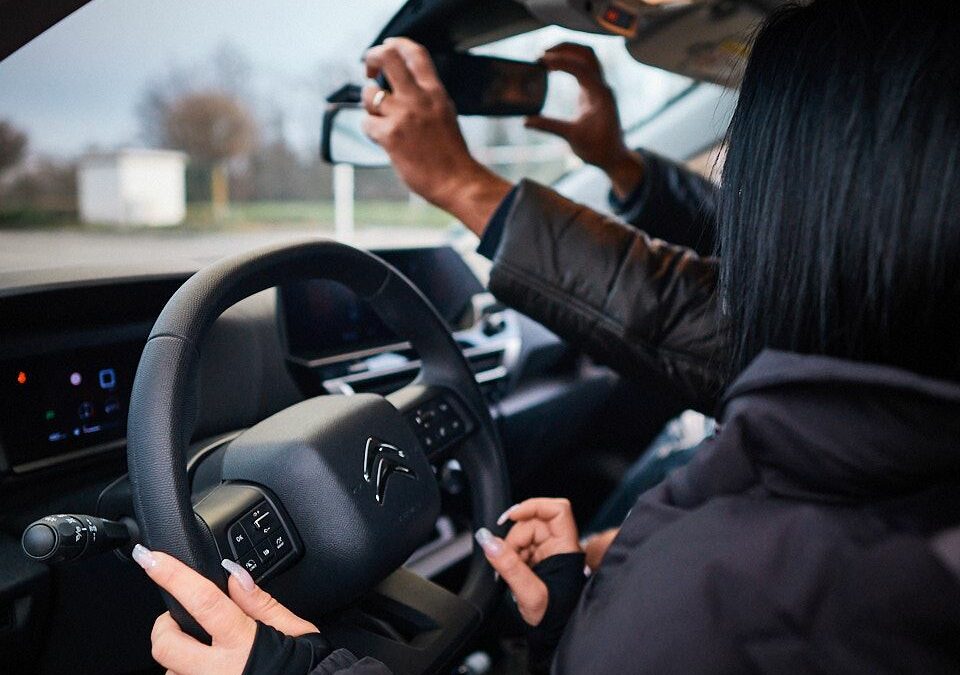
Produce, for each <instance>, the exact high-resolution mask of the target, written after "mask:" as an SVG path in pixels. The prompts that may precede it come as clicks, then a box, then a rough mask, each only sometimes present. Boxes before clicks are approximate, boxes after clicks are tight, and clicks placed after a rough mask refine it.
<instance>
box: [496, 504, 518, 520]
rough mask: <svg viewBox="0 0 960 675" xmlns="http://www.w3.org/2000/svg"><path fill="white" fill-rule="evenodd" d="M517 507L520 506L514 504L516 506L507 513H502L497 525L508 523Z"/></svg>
mask: <svg viewBox="0 0 960 675" xmlns="http://www.w3.org/2000/svg"><path fill="white" fill-rule="evenodd" d="M517 506H519V505H518V504H514V505H513V506H511V507H510V508H509V509H507V510H506V511H504V512H503V513H501V514H500V517H499V518H497V525H503V524H504V523H505V522H507V521H508V520H509V519H510V513H511V512H512V511H513V510H514V509H515V508H517Z"/></svg>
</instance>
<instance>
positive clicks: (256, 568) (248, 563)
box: [238, 551, 261, 577]
mask: <svg viewBox="0 0 960 675" xmlns="http://www.w3.org/2000/svg"><path fill="white" fill-rule="evenodd" d="M238 562H239V563H240V564H241V565H243V566H244V567H245V568H246V570H247V571H248V572H249V573H250V574H251V575H253V576H254V577H256V576H257V575H259V574H260V566H261V563H260V558H259V557H257V554H256V553H255V552H253V551H250V552H249V553H248V554H247V555H245V556H243V557H241V558H239V559H238Z"/></svg>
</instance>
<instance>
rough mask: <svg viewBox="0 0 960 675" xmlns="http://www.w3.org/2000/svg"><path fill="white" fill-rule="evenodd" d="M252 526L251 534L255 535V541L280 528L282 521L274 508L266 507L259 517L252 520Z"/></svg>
mask: <svg viewBox="0 0 960 675" xmlns="http://www.w3.org/2000/svg"><path fill="white" fill-rule="evenodd" d="M251 515H253V514H251ZM250 526H251V527H250V530H249V533H250V536H252V537H253V539H254V541H261V540H262V539H266V538H267V537H269V536H270V535H272V534H273V533H274V532H276V531H277V530H278V529H279V528H280V521H279V519H278V518H277V514H276V513H274V512H273V511H272V510H269V509H264V510H263V513H262V514H261V515H260V516H259V517H257V518H254V519H253V520H251V521H250Z"/></svg>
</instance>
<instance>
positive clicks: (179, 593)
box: [133, 545, 317, 675]
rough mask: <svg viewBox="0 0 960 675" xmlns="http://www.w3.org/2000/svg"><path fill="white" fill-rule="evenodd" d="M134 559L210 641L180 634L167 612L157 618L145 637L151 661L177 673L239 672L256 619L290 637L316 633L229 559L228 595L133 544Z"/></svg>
mask: <svg viewBox="0 0 960 675" xmlns="http://www.w3.org/2000/svg"><path fill="white" fill-rule="evenodd" d="M133 558H134V560H136V562H137V563H138V564H139V565H140V566H141V567H142V568H143V569H144V570H145V571H146V572H147V575H148V576H149V577H150V578H151V579H152V580H153V581H154V582H155V583H156V584H157V585H158V586H160V588H162V589H164V590H165V591H167V592H168V593H169V594H170V595H172V596H173V597H174V598H176V600H177V602H179V603H180V604H181V605H183V608H184V609H186V610H187V611H188V612H189V613H190V614H191V615H192V616H193V618H194V619H196V620H197V623H199V624H200V626H202V627H203V629H204V630H205V631H207V633H209V634H210V636H211V638H213V640H212V644H210V645H205V644H202V643H200V642H198V641H197V640H195V639H194V638H192V637H191V636H189V635H187V634H186V633H184V632H183V631H182V630H181V629H180V626H179V625H177V622H176V621H174V620H173V617H172V616H170V612H164V613H163V614H161V615H160V617H159V618H158V619H157V621H156V623H154V625H153V632H152V634H151V636H150V639H151V641H152V643H153V651H152V653H153V658H154V659H156V661H157V663H159V664H160V665H161V666H163V667H164V668H167V669H169V670H170V671H173V672H176V673H178V674H179V675H193V674H194V673H196V674H197V675H201V674H205V675H239V674H240V673H242V672H243V669H244V667H245V666H246V663H247V659H248V658H249V656H250V650H251V648H252V647H253V641H254V638H255V637H256V634H257V624H256V621H260V622H262V623H265V624H267V625H269V626H272V627H273V628H276V629H277V630H278V631H280V632H281V633H285V634H287V635H290V636H294V637H295V636H298V635H304V634H306V633H316V632H317V627H316V626H314V625H313V624H312V623H310V622H309V621H305V620H304V619H301V618H300V617H298V616H297V615H295V614H294V613H293V612H291V611H290V610H289V609H287V608H286V607H284V606H283V605H281V604H280V603H279V602H277V601H276V600H274V599H273V598H272V597H271V596H270V594H269V593H267V592H266V591H264V590H263V589H261V588H260V587H258V586H257V585H256V584H254V582H253V578H252V577H251V576H250V574H249V573H248V572H247V571H246V570H245V569H244V568H243V567H241V566H240V565H237V564H236V563H235V562H233V561H231V560H224V561H223V566H224V569H226V570H227V571H228V572H229V573H230V579H229V581H228V585H227V587H228V590H229V592H230V596H229V597H228V596H227V595H225V594H224V593H223V592H222V591H221V590H220V589H219V588H217V586H216V585H215V584H214V583H213V582H212V581H210V580H209V579H207V578H206V577H204V576H202V575H201V574H199V573H198V572H196V571H194V570H193V569H191V568H190V567H187V566H186V565H184V564H183V563H182V562H180V561H179V560H177V559H176V558H174V557H172V556H169V555H167V554H165V553H160V552H158V551H150V550H148V549H146V548H145V547H143V546H140V545H137V546H136V547H135V548H134V550H133Z"/></svg>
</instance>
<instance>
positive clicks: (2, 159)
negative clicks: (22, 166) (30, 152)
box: [0, 120, 27, 175]
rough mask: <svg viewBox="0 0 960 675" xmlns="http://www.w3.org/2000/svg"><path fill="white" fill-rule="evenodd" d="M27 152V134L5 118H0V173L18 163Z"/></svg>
mask: <svg viewBox="0 0 960 675" xmlns="http://www.w3.org/2000/svg"><path fill="white" fill-rule="evenodd" d="M26 152H27V135H26V134H25V133H23V132H22V131H20V130H19V129H17V128H16V127H15V126H13V125H12V124H10V123H9V122H7V121H5V120H0V175H3V173H4V172H5V171H6V170H7V169H11V168H13V167H15V166H16V165H17V164H19V163H20V160H22V159H23V156H24V154H26Z"/></svg>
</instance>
